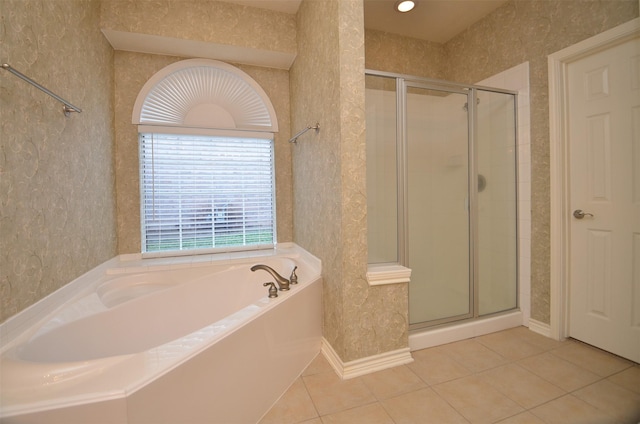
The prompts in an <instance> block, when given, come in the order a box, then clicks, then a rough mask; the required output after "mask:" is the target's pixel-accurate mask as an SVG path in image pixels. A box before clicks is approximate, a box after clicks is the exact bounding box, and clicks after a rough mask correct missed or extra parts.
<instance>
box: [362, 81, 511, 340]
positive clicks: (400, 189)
mask: <svg viewBox="0 0 640 424" xmlns="http://www.w3.org/2000/svg"><path fill="white" fill-rule="evenodd" d="M365 75H366V76H375V77H382V78H393V79H395V90H396V118H397V119H396V149H397V150H396V167H397V170H398V171H397V172H396V173H397V218H398V219H397V221H398V222H397V242H398V246H397V263H393V265H396V264H400V265H402V266H404V267H407V264H408V260H409V247H408V243H409V242H408V237H407V234H408V221H409V219H408V213H409V208H408V203H407V202H408V156H407V150H408V149H407V145H408V139H407V90H408V89H409V88H418V89H426V90H434V91H440V92H448V93H455V94H463V95H466V96H467V103H466V105H465V106H466V107H467V112H468V121H467V122H468V130H467V132H468V136H467V142H468V168H467V172H468V186H467V191H468V196H469V205H468V208H469V209H468V216H467V219H468V225H469V247H468V248H469V289H470V292H469V312H467V313H465V314H460V315H455V316H450V317H446V318H442V319H436V320H431V321H428V322H420V323H415V324H409V331H410V332H418V331H425V330H429V329H432V328H437V327H440V326H446V325H451V324H457V323H459V322H466V321H471V320H477V319H484V318H490V317H494V316H499V315H503V314H509V313H512V312H514V311H518V310H519V308H520V296H519V292H520V287H519V285H520V284H519V275H520V273H519V245H518V242H517V240H519V226H518V222H519V212H520V211H519V205H518V198H519V196H518V187H519V172H518V160H517V158H518V157H519V156H518V146H519V142H518V131H517V128H518V108H517V104H518V92H517V91H513V90H507V89H500V88H495V87H487V86H481V85H473V84H461V83H454V82H451V81H446V80H440V79H433V78H423V77H416V76H412V75H406V74H397V73H392V72H385V71H376V70H371V69H365ZM478 91H484V92H493V93H500V94H507V95H511V96H513V100H514V111H513V112H514V133H513V137H514V142H513V146H514V158H515V160H514V168H513V172H514V178H515V180H514V185H515V186H514V195H515V200H514V209H515V228H514V238H515V240H516V243H515V249H516V252H515V258H516V259H515V293H516V296H515V306H514V307H513V308H510V309H508V310H503V311H498V312H493V313H488V314H482V315H481V314H480V305H479V298H480V296H479V290H480V287H479V282H480V281H479V274H478V269H479V267H478V263H479V251H478V249H477V246H478V239H479V234H478V219H477V217H478V182H477V181H478V180H477V179H478V175H479V174H478V172H477V169H478V154H477V106H478V100H479V99H478ZM399 170H402V172H400V171H399ZM474 217H476V218H474Z"/></svg>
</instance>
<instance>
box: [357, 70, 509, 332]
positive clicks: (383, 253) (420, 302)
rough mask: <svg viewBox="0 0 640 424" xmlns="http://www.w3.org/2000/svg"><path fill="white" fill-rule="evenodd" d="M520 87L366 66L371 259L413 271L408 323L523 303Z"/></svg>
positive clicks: (430, 325)
mask: <svg viewBox="0 0 640 424" xmlns="http://www.w3.org/2000/svg"><path fill="white" fill-rule="evenodd" d="M516 96H517V93H516V92H513V91H508V90H500V89H494V88H488V87H481V86H469V85H460V84H455V83H449V82H446V81H439V80H428V79H421V78H413V77H408V76H401V75H395V74H390V73H385V72H376V71H367V75H366V125H367V127H366V128H367V140H366V143H367V211H368V218H367V219H368V249H369V250H368V251H369V263H370V265H373V264H386V265H390V264H396V265H400V266H403V267H406V268H410V269H411V279H410V283H409V328H410V330H411V331H412V332H416V331H426V330H433V329H434V328H441V327H443V326H445V325H451V324H453V323H460V322H468V321H473V320H479V319H483V318H487V317H492V316H496V315H499V314H503V313H506V312H509V311H515V310H517V309H518V269H517V267H518V252H517V246H518V243H517V227H518V225H517V222H518V221H517V193H516V191H517V186H518V184H517V169H516V166H517V151H516V148H517V140H516V133H517V127H516V112H517V108H516V106H517V99H516Z"/></svg>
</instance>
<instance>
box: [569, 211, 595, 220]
mask: <svg viewBox="0 0 640 424" xmlns="http://www.w3.org/2000/svg"><path fill="white" fill-rule="evenodd" d="M573 216H574V218H578V219H582V218H584V217H585V216H590V217H592V218H593V214H592V213H589V212H584V211H583V210H582V209H576V210H575V211H573Z"/></svg>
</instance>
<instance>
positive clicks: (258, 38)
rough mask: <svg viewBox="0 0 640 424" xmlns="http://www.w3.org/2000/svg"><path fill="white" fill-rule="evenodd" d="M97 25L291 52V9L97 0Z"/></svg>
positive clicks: (207, 0) (200, 1) (198, 0)
mask: <svg viewBox="0 0 640 424" xmlns="http://www.w3.org/2000/svg"><path fill="white" fill-rule="evenodd" d="M101 20H102V22H101V26H102V28H106V29H111V30H117V31H125V32H134V33H139V34H150V35H161V36H165V37H174V38H181V39H185V40H196V41H208V42H213V43H218V44H227V45H230V46H242V47H249V48H255V49H265V50H272V51H277V52H286V53H295V52H296V31H295V25H296V24H295V19H294V17H293V16H292V15H289V14H287V13H282V12H274V11H270V10H265V9H257V8H255V7H246V6H240V5H237V4H232V3H225V2H222V1H213V0H180V1H170V0H146V1H140V0H103V2H102V18H101Z"/></svg>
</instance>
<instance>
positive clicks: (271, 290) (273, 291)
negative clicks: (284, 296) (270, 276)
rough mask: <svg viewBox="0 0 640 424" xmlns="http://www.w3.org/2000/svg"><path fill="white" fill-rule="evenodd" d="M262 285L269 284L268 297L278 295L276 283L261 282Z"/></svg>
mask: <svg viewBox="0 0 640 424" xmlns="http://www.w3.org/2000/svg"><path fill="white" fill-rule="evenodd" d="M263 286H264V287H267V286H270V287H269V297H278V289H277V288H276V285H275V284H274V283H272V282H269V283H264V284H263Z"/></svg>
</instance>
